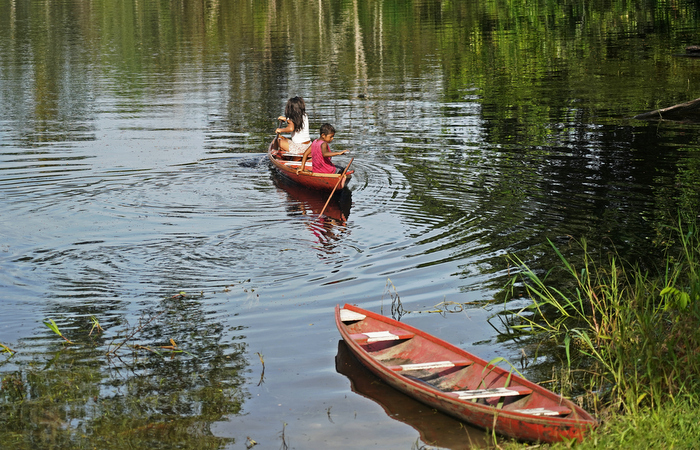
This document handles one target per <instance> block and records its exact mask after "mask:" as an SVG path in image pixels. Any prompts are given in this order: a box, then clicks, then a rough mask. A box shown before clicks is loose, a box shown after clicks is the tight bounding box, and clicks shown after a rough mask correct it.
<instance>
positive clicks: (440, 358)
mask: <svg viewBox="0 0 700 450" xmlns="http://www.w3.org/2000/svg"><path fill="white" fill-rule="evenodd" d="M335 321H336V325H337V327H338V330H339V331H340V334H341V336H342V337H343V340H344V341H345V342H346V343H347V345H348V347H349V349H350V351H351V352H352V353H353V354H354V355H355V356H356V357H357V358H358V359H359V360H360V361H361V362H362V363H363V364H364V365H365V366H366V367H367V368H368V369H369V370H370V371H372V372H373V373H374V374H375V375H377V376H378V377H379V378H380V379H382V380H383V381H384V382H386V383H387V384H389V385H390V386H392V387H394V388H395V389H397V390H399V391H401V392H403V393H404V394H407V395H409V396H411V397H413V398H415V399H416V400H419V401H421V402H423V403H425V404H427V405H429V406H431V407H433V408H435V409H437V410H440V411H442V412H444V413H445V414H448V415H451V416H453V417H456V418H458V419H460V420H462V421H464V422H468V423H470V424H473V425H476V426H479V427H481V428H486V429H494V430H495V431H496V433H498V434H501V435H504V436H508V437H512V438H515V439H520V440H525V441H532V442H537V441H541V442H557V441H561V440H564V439H572V438H573V439H577V440H581V439H583V437H584V435H585V434H586V433H587V432H588V431H589V430H591V429H592V428H594V427H596V426H597V424H598V422H597V421H596V420H595V419H594V418H593V417H592V416H591V415H590V414H588V413H587V412H586V411H584V410H583V409H582V408H580V407H579V406H577V405H575V404H574V403H573V402H571V401H570V400H567V399H565V398H563V397H561V396H559V395H557V394H555V393H554V392H551V391H549V390H547V389H545V388H543V387H541V386H539V385H537V384H535V383H532V382H530V381H527V380H526V379H524V378H522V377H519V376H517V375H515V374H511V373H509V372H508V371H506V370H504V369H502V368H500V367H497V366H493V365H489V363H488V362H487V361H485V360H483V359H480V358H478V357H476V356H475V355H473V354H471V353H469V352H467V351H465V350H462V349H460V348H458V347H455V346H454V345H452V344H449V343H447V342H445V341H443V340H441V339H438V338H436V337H435V336H431V335H429V334H428V333H425V332H423V331H421V330H418V329H416V328H413V327H411V326H409V325H406V324H403V323H401V322H398V321H396V320H393V319H390V318H388V317H384V316H382V315H380V314H376V313H373V312H371V311H367V310H364V309H362V308H358V307H356V306H353V305H349V304H345V305H344V306H343V307H342V308H341V307H340V305H338V306H336V309H335Z"/></svg>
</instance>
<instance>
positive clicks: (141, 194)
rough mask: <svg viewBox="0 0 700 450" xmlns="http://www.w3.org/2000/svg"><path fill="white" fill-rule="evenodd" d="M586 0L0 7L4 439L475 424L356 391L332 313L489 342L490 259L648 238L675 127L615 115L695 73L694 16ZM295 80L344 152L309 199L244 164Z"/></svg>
mask: <svg viewBox="0 0 700 450" xmlns="http://www.w3.org/2000/svg"><path fill="white" fill-rule="evenodd" d="M603 3H604V2H601V4H597V3H596V4H595V5H593V6H591V7H590V8H588V7H587V8H582V7H581V8H579V7H578V6H576V5H567V6H561V7H555V8H554V9H552V7H550V5H549V4H546V5H545V4H542V5H537V4H536V5H532V7H531V9H522V10H521V9H518V8H516V7H502V6H501V5H500V4H499V3H497V2H486V3H485V4H484V2H471V1H466V2H453V3H450V4H447V3H444V2H432V1H428V0H420V1H415V2H406V3H405V4H402V5H388V4H386V3H382V2H375V1H370V2H357V1H342V2H341V1H325V0H323V1H320V2H318V4H314V5H308V7H307V8H305V9H304V11H301V10H300V9H299V8H298V7H297V6H298V5H296V4H295V2H289V1H278V2H257V1H253V2H238V1H224V2H214V3H206V2H202V3H197V4H190V3H187V2H183V3H180V2H175V3H171V4H168V5H160V4H158V5H142V4H139V3H131V2H121V3H120V4H119V5H116V4H110V3H107V2H101V1H90V2H87V3H75V2H42V1H30V2H14V1H9V0H5V1H0V111H1V112H0V304H1V305H2V310H3V311H2V315H1V316H0V343H1V344H3V345H5V346H7V347H9V348H11V349H12V350H15V351H16V354H15V355H14V357H12V358H9V356H7V355H8V354H7V353H4V354H0V358H1V359H2V362H0V372H1V375H2V377H3V385H2V389H3V390H2V391H0V392H2V396H0V402H2V408H3V415H4V417H5V418H4V419H0V423H2V425H3V426H2V427H0V428H3V430H4V431H3V433H5V434H4V436H5V437H4V438H3V441H4V442H11V443H12V445H13V446H14V447H13V448H77V447H80V446H81V445H83V446H86V445H89V446H97V447H100V448H124V445H132V446H134V447H135V448H146V447H148V448H172V447H173V446H174V445H175V443H177V444H178V445H180V446H181V447H182V448H195V447H198V448H202V447H204V448H232V449H234V448H235V449H242V448H246V445H248V446H250V445H252V441H255V442H257V443H258V447H257V448H264V449H267V448H280V447H281V446H285V445H288V446H289V448H298V449H302V448H303V449H326V448H347V449H358V448H370V447H373V448H383V449H409V448H412V447H414V446H415V447H417V446H420V445H423V444H427V445H431V446H436V447H439V448H450V449H458V448H470V447H480V446H484V445H487V444H486V443H487V442H488V439H487V438H486V437H485V436H484V433H483V432H481V431H479V430H472V429H469V428H465V427H464V426H463V425H461V424H459V423H458V422H456V421H454V420H452V419H450V418H448V417H445V416H442V415H439V414H436V413H434V412H433V411H430V410H428V408H425V407H423V406H421V405H420V404H417V403H414V402H412V401H411V400H410V399H407V398H405V397H404V396H402V395H399V394H396V393H394V392H393V391H387V390H386V389H377V388H376V383H373V382H372V381H374V380H372V379H371V378H370V376H369V375H368V374H367V373H366V372H363V370H362V369H361V368H359V367H357V363H356V362H354V361H353V360H352V358H351V357H349V356H348V355H347V354H346V353H345V351H344V348H343V346H342V345H339V342H338V340H339V335H338V333H337V330H336V329H335V325H334V320H333V308H334V307H335V305H336V304H337V303H343V302H350V303H355V304H359V305H361V306H363V307H365V308H369V309H372V310H375V311H380V310H383V311H384V312H385V314H389V312H390V310H391V306H392V302H393V303H394V305H396V302H397V301H399V300H400V302H401V305H402V307H403V309H404V310H405V311H409V312H411V313H410V314H407V315H405V316H404V317H403V319H402V320H404V321H406V322H408V323H410V324H412V325H414V326H417V327H419V328H422V329H424V330H426V331H428V332H431V333H434V334H436V335H438V336H439V337H441V338H444V339H446V340H448V341H450V342H452V343H455V344H456V345H458V346H460V347H462V348H464V349H466V350H468V351H471V352H474V353H476V354H477V355H478V356H480V357H482V358H485V359H492V358H494V357H496V356H504V357H507V358H511V359H512V360H514V361H516V360H519V358H520V355H521V348H524V347H523V343H521V342H517V341H512V340H509V339H503V338H501V337H500V332H503V331H504V329H503V327H502V326H501V325H500V323H501V322H500V321H498V320H495V321H493V320H492V321H491V322H489V318H490V317H491V316H492V315H494V314H496V313H498V311H500V310H501V309H502V308H503V306H502V300H503V293H502V289H503V287H504V285H505V284H506V281H507V280H508V278H509V273H510V272H509V270H510V269H509V265H508V263H507V260H506V258H505V256H506V255H507V254H508V253H516V254H518V255H519V256H520V257H521V258H522V259H523V260H525V261H527V262H529V263H530V264H532V265H533V266H534V267H536V268H538V269H543V270H547V269H549V268H550V267H552V266H553V265H554V264H556V261H555V256H554V255H553V254H552V252H551V251H549V250H548V246H547V243H546V240H547V239H548V238H549V239H552V240H553V241H554V242H556V243H557V244H560V245H562V246H567V245H568V242H569V239H570V238H571V237H573V238H575V239H580V238H584V237H585V238H587V239H588V241H589V242H590V243H591V245H592V246H593V248H601V249H605V248H611V247H613V246H615V247H616V248H618V250H620V251H621V252H622V254H623V255H624V256H625V257H628V258H630V259H642V260H648V259H650V258H651V257H652V255H653V253H654V252H653V243H654V242H655V240H656V239H657V238H658V234H657V232H658V230H659V229H660V228H661V227H662V226H664V225H666V224H667V223H668V221H669V218H671V219H672V218H673V217H674V215H675V214H676V211H677V210H678V209H679V208H686V207H687V208H694V207H695V205H696V204H697V191H698V189H697V188H698V180H699V177H698V167H700V166H699V165H698V163H699V162H700V158H699V156H698V155H699V154H698V139H697V137H698V127H697V126H696V125H694V124H679V123H670V122H660V123H647V122H641V121H634V120H631V119H630V117H632V116H634V115H635V114H638V113H641V112H645V111H647V110H651V109H655V108H657V107H662V106H670V105H672V104H674V103H676V102H680V101H687V100H690V99H693V98H696V97H699V96H700V86H698V84H697V81H698V77H697V73H698V70H700V66H699V64H700V60H696V59H693V58H681V57H677V56H674V54H677V53H683V51H684V47H685V46H686V45H689V44H697V42H693V41H692V40H691V39H692V38H693V36H695V30H696V29H697V26H698V25H699V24H698V11H697V10H696V6H695V5H694V4H687V3H680V4H674V5H675V6H674V10H673V14H671V13H670V12H668V11H670V8H671V7H670V5H666V4H665V3H659V4H658V6H657V7H655V8H652V9H650V10H647V9H644V10H642V9H640V10H634V9H622V10H618V9H615V8H616V7H611V6H610V5H607V4H603ZM522 8H525V7H522ZM625 8H627V7H626V6H625ZM294 95H301V96H303V97H304V98H305V99H306V102H307V106H308V109H309V113H310V121H311V127H312V129H313V130H316V129H317V128H318V126H320V124H321V123H323V122H330V123H333V124H334V125H335V127H336V128H337V130H338V133H337V134H336V140H335V141H334V143H333V147H334V148H336V149H349V150H350V151H351V153H350V156H352V157H354V158H355V159H354V162H353V167H354V169H355V177H354V178H353V180H352V181H351V183H350V184H349V186H348V188H346V189H345V190H344V191H343V192H341V193H340V194H339V195H336V197H335V199H334V200H333V201H332V202H331V204H330V207H329V210H328V213H327V215H326V217H323V218H320V219H319V213H320V210H321V209H322V208H323V205H324V203H325V201H326V197H325V196H324V195H322V194H319V193H315V192H309V191H307V190H304V189H300V188H298V187H295V186H290V185H288V184H286V183H284V182H283V181H281V180H280V179H278V178H277V176H276V175H275V174H274V172H273V171H272V170H271V168H270V167H269V166H268V163H267V161H266V157H265V151H266V149H267V145H268V144H269V142H270V140H271V139H272V137H273V135H272V133H273V130H274V128H275V127H276V125H277V124H276V123H275V118H276V117H277V116H278V115H280V114H281V113H282V112H283V109H284V103H285V101H286V99H287V98H289V97H291V96H294ZM335 161H336V163H338V164H341V165H345V164H347V162H348V161H349V158H346V157H336V158H335ZM341 214H342V215H344V216H345V219H346V220H343V218H342V216H341ZM397 299H398V300H397ZM496 299H498V300H496ZM522 302H525V300H522ZM440 311H442V313H441V314H440V313H438V312H440ZM49 319H51V320H54V321H55V323H56V324H57V326H58V328H59V329H60V331H61V332H62V333H63V334H64V336H65V337H66V338H67V339H70V340H71V341H72V342H73V343H72V344H68V343H67V342H66V341H64V339H62V338H61V337H60V336H58V335H57V334H56V333H54V332H52V331H51V330H50V329H49V328H48V327H47V326H46V325H45V324H44V323H43V322H44V321H48V320H49ZM95 321H96V322H97V323H99V325H100V327H101V328H102V329H103V332H101V333H100V332H99V329H97V327H96V322H95ZM491 323H493V324H494V326H492V325H491ZM541 360H542V361H541V362H546V360H547V357H546V356H545V357H542V358H541ZM530 376H531V378H532V379H534V380H535V381H541V380H543V377H547V376H548V375H547V374H544V375H543V374H542V373H538V372H537V371H533V372H531V373H530ZM370 380H371V381H370ZM22 401H24V406H21V405H22ZM284 448H287V447H284Z"/></svg>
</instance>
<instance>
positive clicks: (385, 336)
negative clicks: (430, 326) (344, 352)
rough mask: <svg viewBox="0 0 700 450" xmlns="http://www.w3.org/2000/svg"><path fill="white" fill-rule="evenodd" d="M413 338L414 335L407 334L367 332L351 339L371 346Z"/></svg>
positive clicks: (351, 336)
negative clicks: (372, 344) (376, 343)
mask: <svg viewBox="0 0 700 450" xmlns="http://www.w3.org/2000/svg"><path fill="white" fill-rule="evenodd" d="M413 336H415V335H414V334H413V333H406V332H401V333H398V334H395V333H392V332H390V331H367V332H365V333H357V334H351V335H350V338H351V339H352V340H353V341H355V342H357V343H358V344H371V343H373V342H383V341H399V340H403V339H411V338H412V337H413Z"/></svg>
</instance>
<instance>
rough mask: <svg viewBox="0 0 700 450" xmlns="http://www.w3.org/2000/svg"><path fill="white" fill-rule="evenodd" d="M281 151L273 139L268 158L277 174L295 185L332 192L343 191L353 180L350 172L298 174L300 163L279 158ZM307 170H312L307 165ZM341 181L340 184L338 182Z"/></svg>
mask: <svg viewBox="0 0 700 450" xmlns="http://www.w3.org/2000/svg"><path fill="white" fill-rule="evenodd" d="M278 150H279V145H278V141H277V138H275V139H273V141H272V143H271V144H270V148H269V149H268V151H267V156H268V158H269V160H270V162H271V163H272V165H273V166H274V167H275V169H276V170H277V172H278V173H279V174H280V175H282V176H283V177H285V178H286V179H288V180H290V181H293V182H294V183H297V184H300V185H302V186H304V187H307V188H309V189H316V190H320V191H332V190H333V189H334V188H337V189H342V188H343V187H344V186H345V185H346V184H347V182H348V181H350V178H352V173H353V171H351V170H349V171H348V172H347V173H346V174H345V175H340V174H330V173H299V174H297V169H298V168H299V167H301V162H300V161H285V160H283V159H281V158H279V157H277V151H278ZM307 168H309V170H310V166H309V164H308V163H307ZM341 178H344V180H341ZM339 180H340V183H339V182H338V181H339Z"/></svg>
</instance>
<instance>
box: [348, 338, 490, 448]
mask: <svg viewBox="0 0 700 450" xmlns="http://www.w3.org/2000/svg"><path fill="white" fill-rule="evenodd" d="M335 370H336V371H337V372H338V373H340V374H343V375H345V376H346V377H348V379H349V380H350V385H351V389H352V391H353V392H355V393H357V394H359V395H361V396H363V397H366V398H368V399H370V400H373V401H375V402H377V403H378V404H379V405H380V406H381V407H382V408H383V409H384V411H385V412H386V414H387V415H388V416H389V417H390V418H392V419H394V420H398V421H399V422H403V423H405V424H407V425H410V426H411V427H413V428H414V429H415V430H416V431H418V433H419V434H420V438H421V440H422V441H423V442H424V443H426V444H427V445H433V446H438V447H441V448H448V449H464V448H485V447H489V444H490V442H491V441H490V440H489V436H488V433H487V432H485V431H484V430H481V429H479V428H475V427H472V426H469V425H466V424H464V423H462V422H460V421H458V420H456V419H453V418H452V417H450V416H447V415H445V414H442V413H441V412H438V411H436V410H434V409H432V408H430V407H428V406H426V405H424V404H422V403H420V402H418V401H416V400H413V399H412V398H411V397H408V396H407V395H404V394H402V393H401V392H399V391H397V390H395V389H393V388H392V387H390V386H389V385H387V384H385V383H384V382H383V381H381V380H380V379H379V378H377V377H376V376H375V375H374V374H372V373H371V372H370V371H369V370H367V369H366V368H365V367H364V366H363V365H362V364H361V363H360V362H359V361H358V360H357V358H355V357H354V356H353V355H352V353H350V350H349V349H348V347H347V345H346V344H345V342H343V341H339V342H338V354H337V355H336V357H335Z"/></svg>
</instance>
